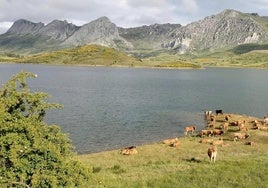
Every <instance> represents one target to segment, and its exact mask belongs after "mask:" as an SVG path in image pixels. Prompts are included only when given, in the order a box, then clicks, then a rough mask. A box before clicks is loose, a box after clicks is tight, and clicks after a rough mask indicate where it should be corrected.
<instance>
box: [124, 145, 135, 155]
mask: <svg viewBox="0 0 268 188" xmlns="http://www.w3.org/2000/svg"><path fill="white" fill-rule="evenodd" d="M137 153H138V150H137V148H136V146H130V147H126V148H122V149H121V154H122V155H133V154H137Z"/></svg>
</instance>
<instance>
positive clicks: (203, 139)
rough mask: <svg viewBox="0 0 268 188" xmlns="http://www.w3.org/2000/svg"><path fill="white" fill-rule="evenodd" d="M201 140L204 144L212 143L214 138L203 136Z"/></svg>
mask: <svg viewBox="0 0 268 188" xmlns="http://www.w3.org/2000/svg"><path fill="white" fill-rule="evenodd" d="M199 142H200V143H203V144H207V143H208V144H211V143H212V142H213V139H208V138H202V139H201V140H200V141H199Z"/></svg>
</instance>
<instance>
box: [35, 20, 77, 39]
mask: <svg viewBox="0 0 268 188" xmlns="http://www.w3.org/2000/svg"><path fill="white" fill-rule="evenodd" d="M78 29H79V27H78V26H75V25H73V24H70V23H68V22H67V21H60V20H54V21H52V22H51V23H49V24H47V25H46V26H44V27H42V28H41V29H40V30H39V32H38V34H41V35H43V36H49V37H50V38H51V39H55V40H60V41H64V40H66V39H67V38H69V37H70V36H71V35H72V34H74V32H75V31H77V30H78Z"/></svg>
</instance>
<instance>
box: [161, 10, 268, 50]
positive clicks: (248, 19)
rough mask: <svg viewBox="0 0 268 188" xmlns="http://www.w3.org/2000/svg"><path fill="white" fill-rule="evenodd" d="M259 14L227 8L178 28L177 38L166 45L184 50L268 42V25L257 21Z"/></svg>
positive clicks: (174, 35)
mask: <svg viewBox="0 0 268 188" xmlns="http://www.w3.org/2000/svg"><path fill="white" fill-rule="evenodd" d="M256 16H257V15H252V14H244V13H240V12H238V11H234V10H225V11H223V12H221V13H220V14H217V15H213V16H209V17H207V18H205V19H203V20H200V21H197V22H193V23H191V24H189V25H187V26H184V27H181V28H178V29H176V30H174V31H173V32H172V34H171V35H172V36H173V37H174V39H173V40H171V41H169V42H167V43H163V47H165V48H173V49H178V51H179V52H181V53H184V52H186V51H195V50H206V49H217V48H222V47H227V46H228V47H231V46H236V45H239V44H245V43H257V42H262V41H267V40H268V32H267V28H265V26H263V25H261V24H260V23H258V22H257V20H256V19H255V18H254V17H256Z"/></svg>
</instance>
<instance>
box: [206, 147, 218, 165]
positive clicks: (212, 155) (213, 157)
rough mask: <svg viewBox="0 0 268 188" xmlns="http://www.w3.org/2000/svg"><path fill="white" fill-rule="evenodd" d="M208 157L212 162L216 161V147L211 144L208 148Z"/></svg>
mask: <svg viewBox="0 0 268 188" xmlns="http://www.w3.org/2000/svg"><path fill="white" fill-rule="evenodd" d="M208 157H209V159H210V162H212V161H213V162H214V163H215V161H216V157H217V147H216V146H213V147H211V148H208Z"/></svg>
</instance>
